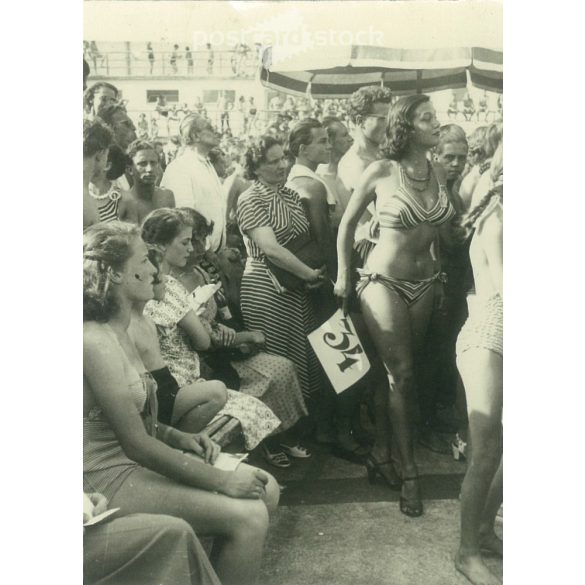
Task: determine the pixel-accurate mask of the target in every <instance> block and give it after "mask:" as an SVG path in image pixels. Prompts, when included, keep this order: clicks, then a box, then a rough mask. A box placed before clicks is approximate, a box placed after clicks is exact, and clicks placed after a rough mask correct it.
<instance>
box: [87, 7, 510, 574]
mask: <svg viewBox="0 0 585 585" xmlns="http://www.w3.org/2000/svg"><path fill="white" fill-rule="evenodd" d="M392 4H393V3H388V2H377V3H372V2H349V3H346V2H315V3H301V2H280V3H276V2H264V3H244V2H208V3H195V2H184V3H180V4H177V3H172V4H169V5H166V3H164V2H159V3H151V2H133V3H127V2H107V3H106V2H87V3H86V4H85V7H84V13H85V16H84V40H83V61H84V62H83V66H84V80H83V82H84V99H83V107H84V113H83V115H84V121H83V227H84V233H83V399H84V400H83V433H84V434H83V478H84V484H83V485H84V502H85V506H84V524H85V523H87V526H85V527H84V557H83V558H84V569H83V571H84V583H87V584H91V583H96V584H97V583H120V584H123V583H141V584H145V585H146V584H150V583H152V585H156V584H158V583H169V584H170V583H173V584H183V583H184V584H185V585H187V584H190V583H222V584H223V585H253V584H266V585H271V584H282V585H300V584H304V583H311V584H312V585H325V584H336V585H343V584H346V583H347V584H348V585H349V584H352V585H353V584H357V583H364V584H366V583H380V584H381V583H386V582H388V581H387V576H388V575H392V583H395V584H396V585H415V584H419V583H425V584H437V585H439V584H441V583H450V584H452V585H459V584H461V585H463V584H465V583H469V582H470V583H473V584H474V585H496V584H498V583H502V575H503V568H502V567H503V565H502V558H503V464H502V452H503V436H502V411H503V379H502V376H503V287H502V285H503V278H502V270H503V247H502V233H503V118H504V113H503V108H504V104H503V102H504V100H503V48H502V11H501V5H499V4H497V3H487V2H486V3H481V4H479V3H476V4H474V5H469V4H468V5H467V6H466V7H464V8H467V10H466V11H465V12H466V13H465V14H463V13H460V11H458V7H457V6H456V4H457V3H444V2H436V3H433V4H425V3H417V2H413V3H400V4H398V5H396V6H392ZM454 4H455V5H454ZM421 8H423V9H424V11H421V10H420V9H421ZM450 16H451V17H450ZM470 18H472V19H479V18H481V19H482V27H481V29H480V28H479V27H477V26H467V29H466V30H461V29H460V28H459V27H458V23H462V22H465V23H467V24H469V22H470ZM383 517H385V518H386V521H384V522H379V523H375V524H373V522H372V520H373V519H381V518H383ZM365 550H367V551H368V553H367V555H365V554H364V551H365Z"/></svg>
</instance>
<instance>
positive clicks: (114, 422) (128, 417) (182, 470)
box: [83, 327, 268, 498]
mask: <svg viewBox="0 0 585 585" xmlns="http://www.w3.org/2000/svg"><path fill="white" fill-rule="evenodd" d="M121 351H122V350H121V349H120V348H119V347H118V346H117V344H116V343H114V342H113V340H112V339H111V337H110V336H109V335H107V334H106V333H105V332H103V331H100V330H99V328H98V327H89V328H85V330H84V336H83V358H84V371H83V375H84V379H85V381H86V383H87V384H88V385H89V388H90V390H91V393H92V395H93V397H94V399H95V400H96V402H97V403H98V404H99V406H100V407H101V409H102V410H103V413H104V416H105V417H106V419H107V420H108V422H109V423H110V425H111V427H112V429H113V431H114V433H115V435H116V437H117V438H118V440H119V441H120V444H121V446H122V449H123V450H124V453H125V454H126V456H127V457H128V458H129V459H131V460H133V461H136V462H137V463H139V464H140V465H142V466H144V467H146V468H148V469H151V470H152V471H155V472H157V473H160V474H161V475H164V476H166V477H169V478H171V479H174V480H176V481H178V482H181V483H185V484H187V485H191V486H193V487H198V488H201V489H205V490H209V491H218V492H220V493H223V494H226V495H228V496H231V497H239V498H257V497H259V496H260V495H261V494H260V492H259V490H258V488H259V487H263V486H264V485H265V483H266V481H268V476H266V474H263V473H262V472H259V473H256V471H258V470H253V471H248V470H247V469H250V468H243V470H242V471H241V472H240V470H237V471H235V472H225V471H221V470H219V469H216V468H214V467H213V466H211V465H207V464H205V463H201V462H199V461H197V459H195V458H193V457H186V456H185V455H184V454H183V453H181V452H180V451H178V450H177V449H173V448H171V447H169V446H168V445H166V444H165V443H163V442H162V441H160V440H158V439H156V438H155V437H152V436H150V435H149V434H148V433H147V432H146V429H145V427H144V423H143V421H142V418H141V417H140V415H139V413H138V411H137V410H136V406H135V404H134V403H133V401H132V399H131V398H130V397H129V396H128V393H127V392H126V391H124V390H123V389H121V386H123V385H124V384H125V383H126V382H125V380H126V373H125V371H124V362H123V356H122V354H121ZM163 430H164V429H163ZM172 432H173V433H174V434H175V444H176V445H177V446H178V447H179V448H181V447H182V443H183V442H184V441H185V437H182V435H186V437H190V435H187V433H181V432H180V431H177V430H176V429H175V430H173V431H172ZM169 442H173V441H172V439H170V438H169ZM264 480H266V481H264Z"/></svg>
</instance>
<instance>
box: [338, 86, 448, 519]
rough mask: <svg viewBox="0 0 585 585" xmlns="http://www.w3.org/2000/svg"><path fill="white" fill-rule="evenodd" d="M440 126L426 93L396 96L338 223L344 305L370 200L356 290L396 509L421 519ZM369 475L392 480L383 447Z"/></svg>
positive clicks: (441, 192) (441, 183)
mask: <svg viewBox="0 0 585 585" xmlns="http://www.w3.org/2000/svg"><path fill="white" fill-rule="evenodd" d="M439 128H440V123H439V121H438V120H437V117H436V112H435V109H434V108H433V105H432V104H431V102H430V100H429V98H428V96H425V95H414V96H407V97H403V98H401V99H399V100H397V101H396V102H395V103H394V104H393V105H392V107H391V109H390V112H389V118H388V128H387V138H388V146H387V148H386V149H385V152H384V155H385V158H384V159H383V160H380V161H376V162H374V163H372V164H371V165H370V166H369V167H368V168H367V169H366V171H365V172H364V173H363V175H362V178H361V180H360V184H359V185H358V187H357V188H356V190H355V191H354V193H353V195H352V197H351V199H350V201H349V204H348V207H347V209H346V211H345V213H344V215H343V218H342V220H341V224H340V226H339V234H338V239H337V252H338V260H339V268H338V275H337V282H336V284H335V294H336V295H337V296H338V297H340V298H341V299H342V300H343V304H344V310H345V309H346V307H347V301H348V298H349V296H350V293H351V290H350V289H351V275H350V268H349V267H350V256H351V244H352V241H353V237H354V232H355V228H356V225H357V222H358V220H359V218H360V217H361V214H362V213H363V211H364V210H365V209H366V207H367V206H368V205H369V204H370V203H371V202H373V201H375V202H376V209H377V212H378V216H379V221H380V240H379V243H378V245H377V246H376V248H375V249H374V250H373V252H372V253H371V254H370V256H369V257H368V260H367V262H366V265H365V266H364V268H363V269H361V270H359V274H360V280H359V282H358V285H357V293H358V296H359V299H360V303H361V308H362V313H363V316H364V319H365V321H366V325H367V327H368V329H369V331H370V334H371V336H372V339H373V340H374V343H375V345H376V348H377V351H378V353H379V355H380V358H381V359H382V361H383V362H384V366H385V368H386V373H387V376H388V382H389V387H390V392H389V395H388V405H389V414H390V419H391V422H392V429H393V432H394V438H395V442H396V446H397V448H398V458H399V463H400V468H401V474H402V486H401V497H400V510H401V512H402V513H403V514H406V515H407V516H413V517H414V516H420V515H421V514H422V513H423V505H422V500H421V495H420V488H419V478H418V471H417V467H416V462H415V459H414V444H415V442H414V420H413V416H412V406H413V403H414V401H415V398H416V396H415V393H416V387H415V376H414V360H415V357H416V354H417V352H418V351H419V350H420V349H421V344H422V341H423V339H424V335H425V332H426V329H427V325H428V322H429V318H430V315H431V310H432V306H433V300H434V294H433V291H435V290H436V288H437V287H438V286H439V281H440V279H441V278H442V275H441V272H440V271H439V267H438V266H437V262H436V260H435V256H434V255H433V253H432V247H433V242H435V241H436V240H437V236H438V230H439V228H440V227H441V226H442V225H443V224H445V223H446V222H448V221H450V220H451V219H452V218H453V217H454V215H455V210H454V209H453V207H452V205H451V203H450V201H449V198H448V196H447V191H446V187H445V183H446V177H445V176H444V171H443V170H442V169H441V168H440V167H438V166H436V167H435V166H434V165H433V164H432V163H431V162H430V160H429V158H430V157H429V153H430V151H431V150H432V149H433V148H434V147H435V146H436V145H437V144H438V142H439ZM366 464H367V467H368V472H369V474H370V477H374V476H375V475H376V474H380V475H381V476H382V477H383V478H386V482H387V483H388V484H389V485H390V480H389V479H388V478H391V477H392V474H391V471H390V467H391V465H392V463H391V456H390V445H387V446H386V450H385V451H384V452H382V451H380V452H375V451H372V454H371V455H370V457H369V458H368V460H367V462H366Z"/></svg>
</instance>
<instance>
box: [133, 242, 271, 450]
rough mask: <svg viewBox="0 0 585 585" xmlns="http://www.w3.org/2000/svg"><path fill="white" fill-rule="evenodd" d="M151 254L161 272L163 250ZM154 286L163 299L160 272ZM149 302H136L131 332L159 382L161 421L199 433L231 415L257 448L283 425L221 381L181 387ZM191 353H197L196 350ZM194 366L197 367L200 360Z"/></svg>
mask: <svg viewBox="0 0 585 585" xmlns="http://www.w3.org/2000/svg"><path fill="white" fill-rule="evenodd" d="M148 256H149V259H150V262H151V263H152V264H153V265H154V266H155V267H156V268H157V270H159V272H160V264H161V263H162V258H163V254H162V252H159V251H158V250H155V249H153V248H151V249H150V250H149V252H148ZM153 288H154V298H155V299H156V300H158V301H161V302H162V301H163V300H164V297H165V284H164V280H163V279H162V278H159V275H158V274H157V276H156V278H155V283H154V287H153ZM145 305H146V303H136V304H135V305H134V307H133V309H132V320H131V322H130V327H129V333H130V335H131V337H132V338H133V340H134V341H135V344H136V347H137V349H138V352H139V354H140V357H141V359H142V361H143V363H144V365H145V367H146V368H147V370H148V371H149V372H150V373H151V374H152V375H153V377H154V378H155V380H156V382H157V385H158V390H157V398H158V402H159V410H158V412H159V416H158V418H159V421H161V422H164V423H165V424H169V425H172V426H174V427H176V428H179V429H181V430H185V431H189V432H199V431H201V430H202V429H203V428H204V427H205V426H206V425H207V424H209V423H210V422H211V421H212V420H214V419H215V418H217V417H220V416H223V415H229V416H231V417H233V418H236V419H238V420H239V421H240V426H241V427H242V432H243V435H244V440H245V444H246V447H247V448H248V449H253V448H254V447H256V445H258V443H259V442H260V441H261V440H262V439H264V438H265V437H266V436H268V435H269V434H270V433H271V432H272V431H273V430H274V429H275V428H277V427H278V426H279V424H280V421H279V419H278V418H277V417H276V416H274V414H273V413H272V411H271V410H270V409H269V408H267V407H266V406H265V405H264V404H263V403H262V402H260V401H259V400H258V399H256V398H254V397H252V396H246V395H244V394H240V393H238V392H234V391H233V390H227V389H226V387H225V385H224V384H223V383H222V382H220V381H219V380H204V379H203V378H198V379H196V380H193V381H190V382H189V383H188V384H184V385H182V386H179V383H178V382H177V380H176V378H175V377H174V376H173V374H172V373H171V370H170V368H169V367H168V366H167V364H166V363H165V360H164V358H163V355H162V353H161V347H160V344H159V338H158V334H157V327H156V325H155V324H154V322H153V321H152V319H150V317H148V316H147V315H145V314H144V307H145ZM191 353H192V354H194V355H195V356H196V355H197V354H196V353H195V352H191ZM193 367H194V369H197V368H198V362H197V363H194V364H193ZM226 401H227V402H226Z"/></svg>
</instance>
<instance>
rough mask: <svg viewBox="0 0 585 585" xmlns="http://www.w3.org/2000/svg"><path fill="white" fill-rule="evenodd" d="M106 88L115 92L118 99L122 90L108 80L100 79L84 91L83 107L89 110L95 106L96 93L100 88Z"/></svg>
mask: <svg viewBox="0 0 585 585" xmlns="http://www.w3.org/2000/svg"><path fill="white" fill-rule="evenodd" d="M84 73H85V66H84ZM102 88H106V89H109V90H111V91H113V92H114V95H115V96H116V99H118V97H119V95H120V92H119V91H118V88H117V87H116V86H115V85H112V84H111V83H108V82H107V81H98V82H97V83H94V84H93V85H92V86H91V87H88V88H87V89H86V90H85V92H84V93H83V107H84V109H85V111H86V112H89V111H90V110H91V108H92V107H93V102H94V100H95V94H96V93H97V92H98V90H99V89H102Z"/></svg>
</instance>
